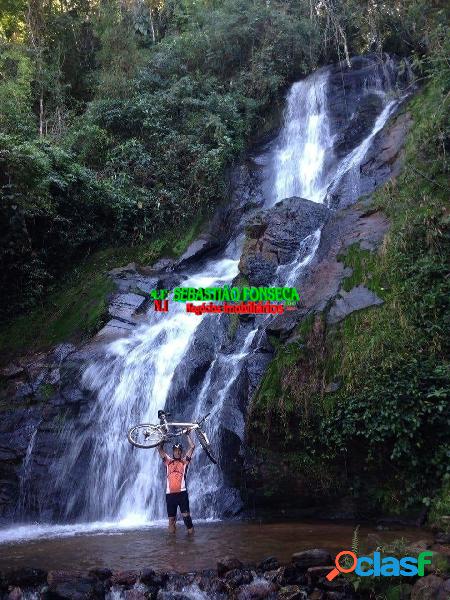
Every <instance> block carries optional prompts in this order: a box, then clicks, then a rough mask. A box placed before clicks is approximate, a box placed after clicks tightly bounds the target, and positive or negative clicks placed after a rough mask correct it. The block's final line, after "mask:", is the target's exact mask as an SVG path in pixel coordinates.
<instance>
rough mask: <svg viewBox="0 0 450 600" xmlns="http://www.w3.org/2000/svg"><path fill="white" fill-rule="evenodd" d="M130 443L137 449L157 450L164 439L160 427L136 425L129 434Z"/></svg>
mask: <svg viewBox="0 0 450 600" xmlns="http://www.w3.org/2000/svg"><path fill="white" fill-rule="evenodd" d="M127 437H128V441H129V442H130V444H132V445H133V446H135V447H136V448H155V447H156V446H158V445H159V444H160V443H161V442H162V441H163V439H164V434H163V433H162V431H161V429H160V428H159V426H158V425H146V424H141V425H135V426H134V427H132V428H131V429H130V430H129V431H128V434H127Z"/></svg>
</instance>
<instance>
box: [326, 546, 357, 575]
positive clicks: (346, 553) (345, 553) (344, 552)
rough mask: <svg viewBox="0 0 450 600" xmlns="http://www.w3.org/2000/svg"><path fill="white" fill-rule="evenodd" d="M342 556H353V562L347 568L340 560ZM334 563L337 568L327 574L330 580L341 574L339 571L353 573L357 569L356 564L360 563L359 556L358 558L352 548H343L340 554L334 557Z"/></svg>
mask: <svg viewBox="0 0 450 600" xmlns="http://www.w3.org/2000/svg"><path fill="white" fill-rule="evenodd" d="M341 556H351V557H352V559H353V564H352V566H351V567H350V568H348V569H346V568H344V567H343V566H342V565H340V564H339V560H340V558H341ZM334 564H335V565H336V566H335V568H334V569H333V570H332V571H330V572H329V573H328V575H327V579H328V581H333V579H334V578H335V577H337V576H338V575H339V573H351V572H352V571H354V570H355V569H356V565H357V564H358V558H357V556H356V554H355V553H354V552H352V551H351V550H342V552H339V554H337V555H336V558H335V559H334Z"/></svg>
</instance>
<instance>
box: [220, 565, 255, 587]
mask: <svg viewBox="0 0 450 600" xmlns="http://www.w3.org/2000/svg"><path fill="white" fill-rule="evenodd" d="M252 580H253V575H252V574H251V573H250V571H246V570H242V569H232V570H231V571H228V572H227V573H225V575H224V581H225V584H226V585H227V586H228V587H229V588H231V589H233V590H234V589H236V588H237V587H239V586H240V585H244V584H247V583H251V582H252Z"/></svg>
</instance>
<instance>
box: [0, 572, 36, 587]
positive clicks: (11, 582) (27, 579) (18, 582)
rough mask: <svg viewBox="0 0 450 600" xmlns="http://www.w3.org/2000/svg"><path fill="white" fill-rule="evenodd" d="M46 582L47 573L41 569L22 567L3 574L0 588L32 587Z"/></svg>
mask: <svg viewBox="0 0 450 600" xmlns="http://www.w3.org/2000/svg"><path fill="white" fill-rule="evenodd" d="M46 581H47V572H46V571H44V570H42V569H33V568H30V567H24V568H22V569H13V570H11V571H8V572H7V573H4V574H3V575H2V576H1V578H0V586H1V587H2V588H7V587H21V588H24V587H32V586H36V585H40V584H43V583H45V582H46Z"/></svg>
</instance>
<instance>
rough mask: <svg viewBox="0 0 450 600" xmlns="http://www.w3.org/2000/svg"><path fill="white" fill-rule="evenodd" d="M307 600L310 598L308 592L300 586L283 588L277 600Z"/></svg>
mask: <svg viewBox="0 0 450 600" xmlns="http://www.w3.org/2000/svg"><path fill="white" fill-rule="evenodd" d="M306 598H308V594H307V592H306V591H305V590H302V589H301V588H300V587H299V586H298V585H287V586H285V587H282V588H281V589H280V590H279V592H278V594H277V600H306Z"/></svg>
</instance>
